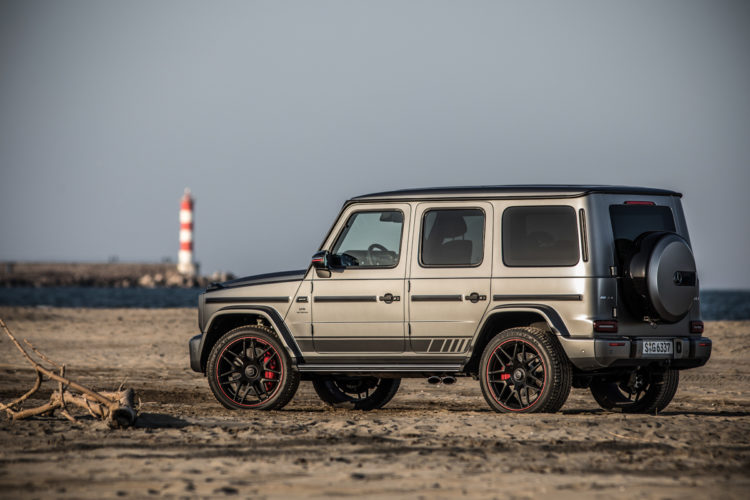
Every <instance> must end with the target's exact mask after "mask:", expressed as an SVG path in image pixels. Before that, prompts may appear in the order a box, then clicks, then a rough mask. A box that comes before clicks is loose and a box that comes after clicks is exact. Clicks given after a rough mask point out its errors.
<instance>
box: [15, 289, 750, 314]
mask: <svg viewBox="0 0 750 500" xmlns="http://www.w3.org/2000/svg"><path fill="white" fill-rule="evenodd" d="M201 292H203V289H202V288H95V287H49V288H33V287H28V288H26V287H18V288H0V306H31V307H93V308H114V307H126V308H128V307H134V308H147V309H159V308H166V307H196V306H197V304H198V295H199V294H200V293H201ZM701 313H702V317H703V319H704V320H705V321H718V320H750V290H705V291H701Z"/></svg>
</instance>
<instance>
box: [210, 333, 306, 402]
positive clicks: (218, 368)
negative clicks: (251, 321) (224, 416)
mask: <svg viewBox="0 0 750 500" xmlns="http://www.w3.org/2000/svg"><path fill="white" fill-rule="evenodd" d="M206 375H207V377H208V383H209V386H210V387H211V390H212V392H213V393H214V396H215V397H216V399H217V400H218V401H219V402H220V403H221V404H223V405H224V406H225V407H227V408H230V409H260V410H272V409H279V408H281V407H283V406H284V405H285V404H287V403H288V402H289V400H290V399H291V398H292V396H294V393H295V392H296V390H297V386H298V385H299V373H298V372H297V371H296V370H293V369H292V367H291V363H290V360H289V357H288V355H287V353H286V351H285V350H284V348H283V347H282V346H281V345H280V343H279V342H278V340H277V339H276V337H275V335H274V334H273V331H272V330H271V329H269V328H267V327H263V326H246V327H240V328H236V329H234V330H232V331H230V332H229V333H227V334H225V335H224V336H223V337H222V338H221V339H220V340H219V341H218V342H217V343H216V345H215V346H214V348H213V349H212V350H211V355H210V356H209V359H208V366H207V374H206Z"/></svg>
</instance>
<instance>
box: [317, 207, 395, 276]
mask: <svg viewBox="0 0 750 500" xmlns="http://www.w3.org/2000/svg"><path fill="white" fill-rule="evenodd" d="M382 212H399V213H400V214H401V236H400V237H399V241H398V260H397V261H396V263H395V264H394V265H392V266H336V268H337V269H346V270H349V269H362V270H365V269H396V268H397V267H398V266H399V264H401V255H402V251H401V250H402V248H403V247H404V229H405V228H406V226H407V224H406V215H405V214H404V211H403V210H401V209H400V208H376V209H370V210H353V211H352V212H351V213H350V214H349V216H348V217H347V218H346V222H344V225H343V226H341V229H339V231H338V233H336V237H335V238H334V239H333V241H332V242H331V248H330V250H329V251H330V252H331V255H336V254H334V253H333V248H334V247H335V246H336V243H337V242H338V241H339V238H341V234H342V233H343V232H344V230H346V225H347V224H348V223H349V221H350V220H351V218H352V217H354V216H355V215H359V214H374V213H382ZM331 267H333V266H331Z"/></svg>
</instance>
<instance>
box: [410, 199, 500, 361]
mask: <svg viewBox="0 0 750 500" xmlns="http://www.w3.org/2000/svg"><path fill="white" fill-rule="evenodd" d="M414 218H415V220H416V227H417V228H416V231H415V232H414V234H413V235H412V237H411V240H412V245H413V248H414V249H415V250H416V252H414V253H415V254H416V255H415V256H414V258H412V261H411V264H410V272H409V283H410V290H409V330H410V334H409V339H410V344H411V349H412V350H413V351H415V352H418V353H430V354H435V355H446V356H451V355H453V356H456V355H459V354H460V353H464V352H466V351H467V350H468V348H469V344H470V342H471V338H472V337H473V335H474V333H475V332H476V330H477V326H478V325H479V322H480V320H481V319H482V316H483V315H484V313H485V311H486V310H487V307H488V304H489V303H490V301H491V298H490V276H491V272H492V205H491V204H489V203H485V202H457V203H420V204H419V205H417V207H416V210H415V214H414Z"/></svg>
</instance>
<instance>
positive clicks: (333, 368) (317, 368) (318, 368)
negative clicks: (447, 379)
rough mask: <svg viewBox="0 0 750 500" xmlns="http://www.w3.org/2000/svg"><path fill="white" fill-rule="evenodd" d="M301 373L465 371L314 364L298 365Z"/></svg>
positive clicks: (435, 366)
mask: <svg viewBox="0 0 750 500" xmlns="http://www.w3.org/2000/svg"><path fill="white" fill-rule="evenodd" d="M297 369H298V370H299V371H300V372H348V373H354V372H368V373H369V372H441V373H442V372H452V373H456V372H460V371H461V370H462V369H463V365H461V364H449V365H438V364H432V365H411V364H410V365H361V364H356V365H343V364H333V365H331V364H327V365H321V364H314V365H308V364H303V365H297Z"/></svg>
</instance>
